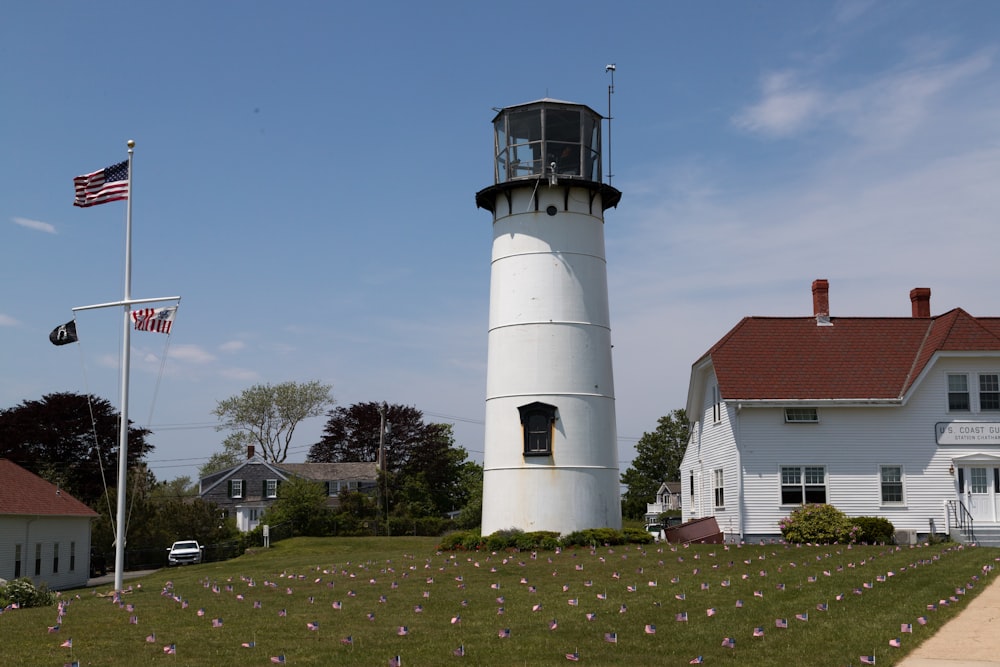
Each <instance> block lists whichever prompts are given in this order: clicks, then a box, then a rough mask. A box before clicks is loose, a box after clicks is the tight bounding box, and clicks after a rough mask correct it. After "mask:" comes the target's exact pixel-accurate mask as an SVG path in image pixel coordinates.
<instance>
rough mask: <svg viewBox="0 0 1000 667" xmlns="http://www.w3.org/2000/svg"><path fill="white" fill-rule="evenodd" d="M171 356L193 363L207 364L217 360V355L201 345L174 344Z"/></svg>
mask: <svg viewBox="0 0 1000 667" xmlns="http://www.w3.org/2000/svg"><path fill="white" fill-rule="evenodd" d="M169 356H170V358H172V359H175V360H180V361H186V362H189V363H193V364H207V363H210V362H212V361H215V356H214V355H212V354H211V353H209V352H207V351H205V350H204V349H203V348H202V347H201V346H200V345H172V346H171V347H170V352H169Z"/></svg>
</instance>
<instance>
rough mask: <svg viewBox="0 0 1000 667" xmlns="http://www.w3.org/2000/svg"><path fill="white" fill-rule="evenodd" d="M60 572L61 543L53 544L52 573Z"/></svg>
mask: <svg viewBox="0 0 1000 667" xmlns="http://www.w3.org/2000/svg"><path fill="white" fill-rule="evenodd" d="M58 572H59V543H58V542H56V543H54V544H53V545H52V574H56V573H58Z"/></svg>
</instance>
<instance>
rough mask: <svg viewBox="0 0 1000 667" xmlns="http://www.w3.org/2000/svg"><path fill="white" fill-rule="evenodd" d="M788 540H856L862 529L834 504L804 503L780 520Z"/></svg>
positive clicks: (831, 541) (794, 541) (799, 541)
mask: <svg viewBox="0 0 1000 667" xmlns="http://www.w3.org/2000/svg"><path fill="white" fill-rule="evenodd" d="M778 526H779V527H780V528H781V535H782V537H784V538H785V541H786V542H792V543H795V544H801V543H805V542H814V543H818V544H833V543H836V542H844V543H850V542H856V541H857V538H858V535H859V534H860V532H861V529H860V528H858V527H857V526H855V525H853V524H852V523H851V520H850V519H849V518H847V515H846V514H844V513H843V512H841V511H840V510H838V509H837V508H836V507H834V506H833V505H819V504H816V505H803V506H802V507H800V508H799V509H797V510H795V511H794V512H792V514H791V516H787V517H785V518H784V519H782V520H781V521H779V522H778Z"/></svg>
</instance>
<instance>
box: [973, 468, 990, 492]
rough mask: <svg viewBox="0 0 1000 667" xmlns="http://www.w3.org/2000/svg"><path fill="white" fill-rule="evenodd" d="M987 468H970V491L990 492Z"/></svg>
mask: <svg viewBox="0 0 1000 667" xmlns="http://www.w3.org/2000/svg"><path fill="white" fill-rule="evenodd" d="M987 479H988V477H987V475H986V468H969V491H971V492H972V493H981V494H987V493H989V492H990V487H989V483H988V482H987Z"/></svg>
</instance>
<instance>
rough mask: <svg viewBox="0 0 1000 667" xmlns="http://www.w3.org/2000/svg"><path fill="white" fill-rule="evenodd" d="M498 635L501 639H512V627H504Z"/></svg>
mask: <svg viewBox="0 0 1000 667" xmlns="http://www.w3.org/2000/svg"><path fill="white" fill-rule="evenodd" d="M497 637H500V639H510V628H504V629H503V630H501V631H500V632H498V633H497Z"/></svg>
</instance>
